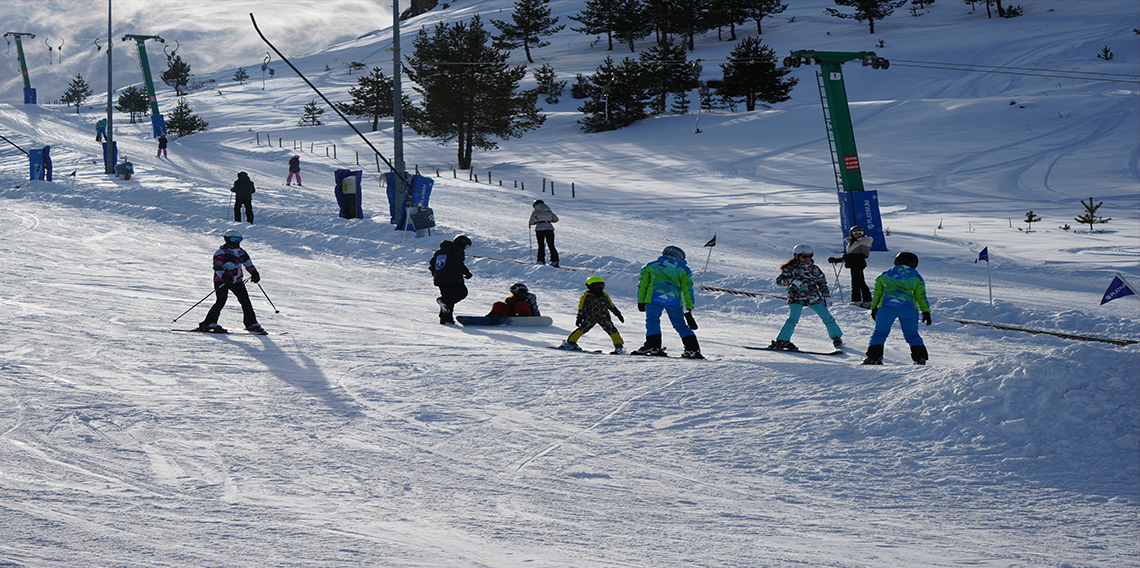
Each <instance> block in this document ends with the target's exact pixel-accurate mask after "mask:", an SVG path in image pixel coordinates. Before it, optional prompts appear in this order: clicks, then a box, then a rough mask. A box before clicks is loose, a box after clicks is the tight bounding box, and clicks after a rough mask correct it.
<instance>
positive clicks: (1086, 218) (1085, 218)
mask: <svg viewBox="0 0 1140 568" xmlns="http://www.w3.org/2000/svg"><path fill="white" fill-rule="evenodd" d="M1081 205H1084V206H1085V212H1084V213H1082V214H1081V216H1080V217H1073V220H1074V221H1076V222H1078V223H1080V224H1082V225H1088V226H1089V232H1090V233H1091V232H1092V231H1093V225H1094V224H1096V223H1107V222H1109V221H1111V220H1112V217H1109V218H1107V219H1105V218H1103V217H1098V216H1097V214H1096V210H1097V209H1100V206H1101V205H1104V202H1103V201H1101V202H1100V203H1097V204H1096V205H1093V198H1091V197H1090V198H1089V201H1088V203H1085V202H1084V201H1082V202H1081Z"/></svg>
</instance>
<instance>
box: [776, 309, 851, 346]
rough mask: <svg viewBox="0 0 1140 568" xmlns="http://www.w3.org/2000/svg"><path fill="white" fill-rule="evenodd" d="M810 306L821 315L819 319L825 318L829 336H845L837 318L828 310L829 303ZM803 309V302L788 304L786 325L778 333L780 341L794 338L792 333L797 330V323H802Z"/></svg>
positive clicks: (824, 322) (824, 321)
mask: <svg viewBox="0 0 1140 568" xmlns="http://www.w3.org/2000/svg"><path fill="white" fill-rule="evenodd" d="M808 307H809V308H811V311H813V312H815V313H816V315H818V316H819V319H821V320H823V325H825V326H827V336H828V337H831V338H836V337H843V332H842V331H841V330H840V329H839V324H837V323H835V318H834V317H832V316H831V312H829V311H827V304H825V303H823V302H819V303H816V304H811V305H809V306H808ZM803 311H804V305H803V304H788V320H787V321H785V322H784V327H781V328H780V335H777V336H776V339H778V340H780V341H791V340H792V333H794V332H795V331H796V324H798V323H800V314H802V313H803Z"/></svg>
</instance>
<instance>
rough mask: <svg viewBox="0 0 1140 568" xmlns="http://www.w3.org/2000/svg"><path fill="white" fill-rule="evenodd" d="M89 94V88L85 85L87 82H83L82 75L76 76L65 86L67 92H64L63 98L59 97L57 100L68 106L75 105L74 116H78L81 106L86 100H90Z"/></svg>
mask: <svg viewBox="0 0 1140 568" xmlns="http://www.w3.org/2000/svg"><path fill="white" fill-rule="evenodd" d="M91 93H92V91H91V86H90V85H88V84H87V81H84V80H83V75H79V74H76V75H75V78H74V79H72V80H71V83H69V84H68V85H67V90H66V91H64V93H63V96H62V97H60V99H59V100H60V101H62V102H63V104H66V105H68V106H70V105H75V114H79V107H81V106H83V103H85V102H87V99H89V98H91Z"/></svg>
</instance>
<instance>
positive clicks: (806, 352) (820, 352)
mask: <svg viewBox="0 0 1140 568" xmlns="http://www.w3.org/2000/svg"><path fill="white" fill-rule="evenodd" d="M741 347H744V348H745V349H755V350H757V351H771V352H773V353H791V354H793V355H842V354H843V350H842V349H836V350H835V351H804V350H802V349H800V350H797V351H785V350H783V349H772V348H769V347H754V346H751V345H742V346H741Z"/></svg>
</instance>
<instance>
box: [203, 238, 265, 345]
mask: <svg viewBox="0 0 1140 568" xmlns="http://www.w3.org/2000/svg"><path fill="white" fill-rule="evenodd" d="M223 238H224V239H225V241H224V242H223V243H222V246H221V247H220V248H219V249H218V251H217V252H215V253H214V295H215V297H216V298H217V300H216V301H215V302H214V305H213V306H211V307H210V311H209V312H207V313H206V319H204V320H202V323H200V324H198V331H208V332H210V333H226V330H225V328H223V327H222V326H220V325H218V316H220V315H221V313H222V308H224V307H225V305H226V298H227V297H228V296H229V294H230V292H233V294H234V297H235V298H237V300H238V303H239V304H241V311H242V314H243V323H245V329H246V330H248V331H251V332H253V333H264V330H263V329H261V325H260V324H258V323H257V314H255V313H254V312H253V304H252V303H251V302H250V301H249V292H247V291H246V289H245V275H244V274H243V272H242V269H243V268H244V269H245V270H248V271H249V280H250V282H253V283H255V284H256V283H257V282H260V281H261V274H259V273H258V272H257V268H256V267H255V266H253V261H252V260H251V259H250V258H249V254H247V253H246V252H245V250H243V249H242V248H241V240H242V237H241V232H240V231H238V230H237V229H230V230H228V231H226V233H225V235H224V237H223Z"/></svg>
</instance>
